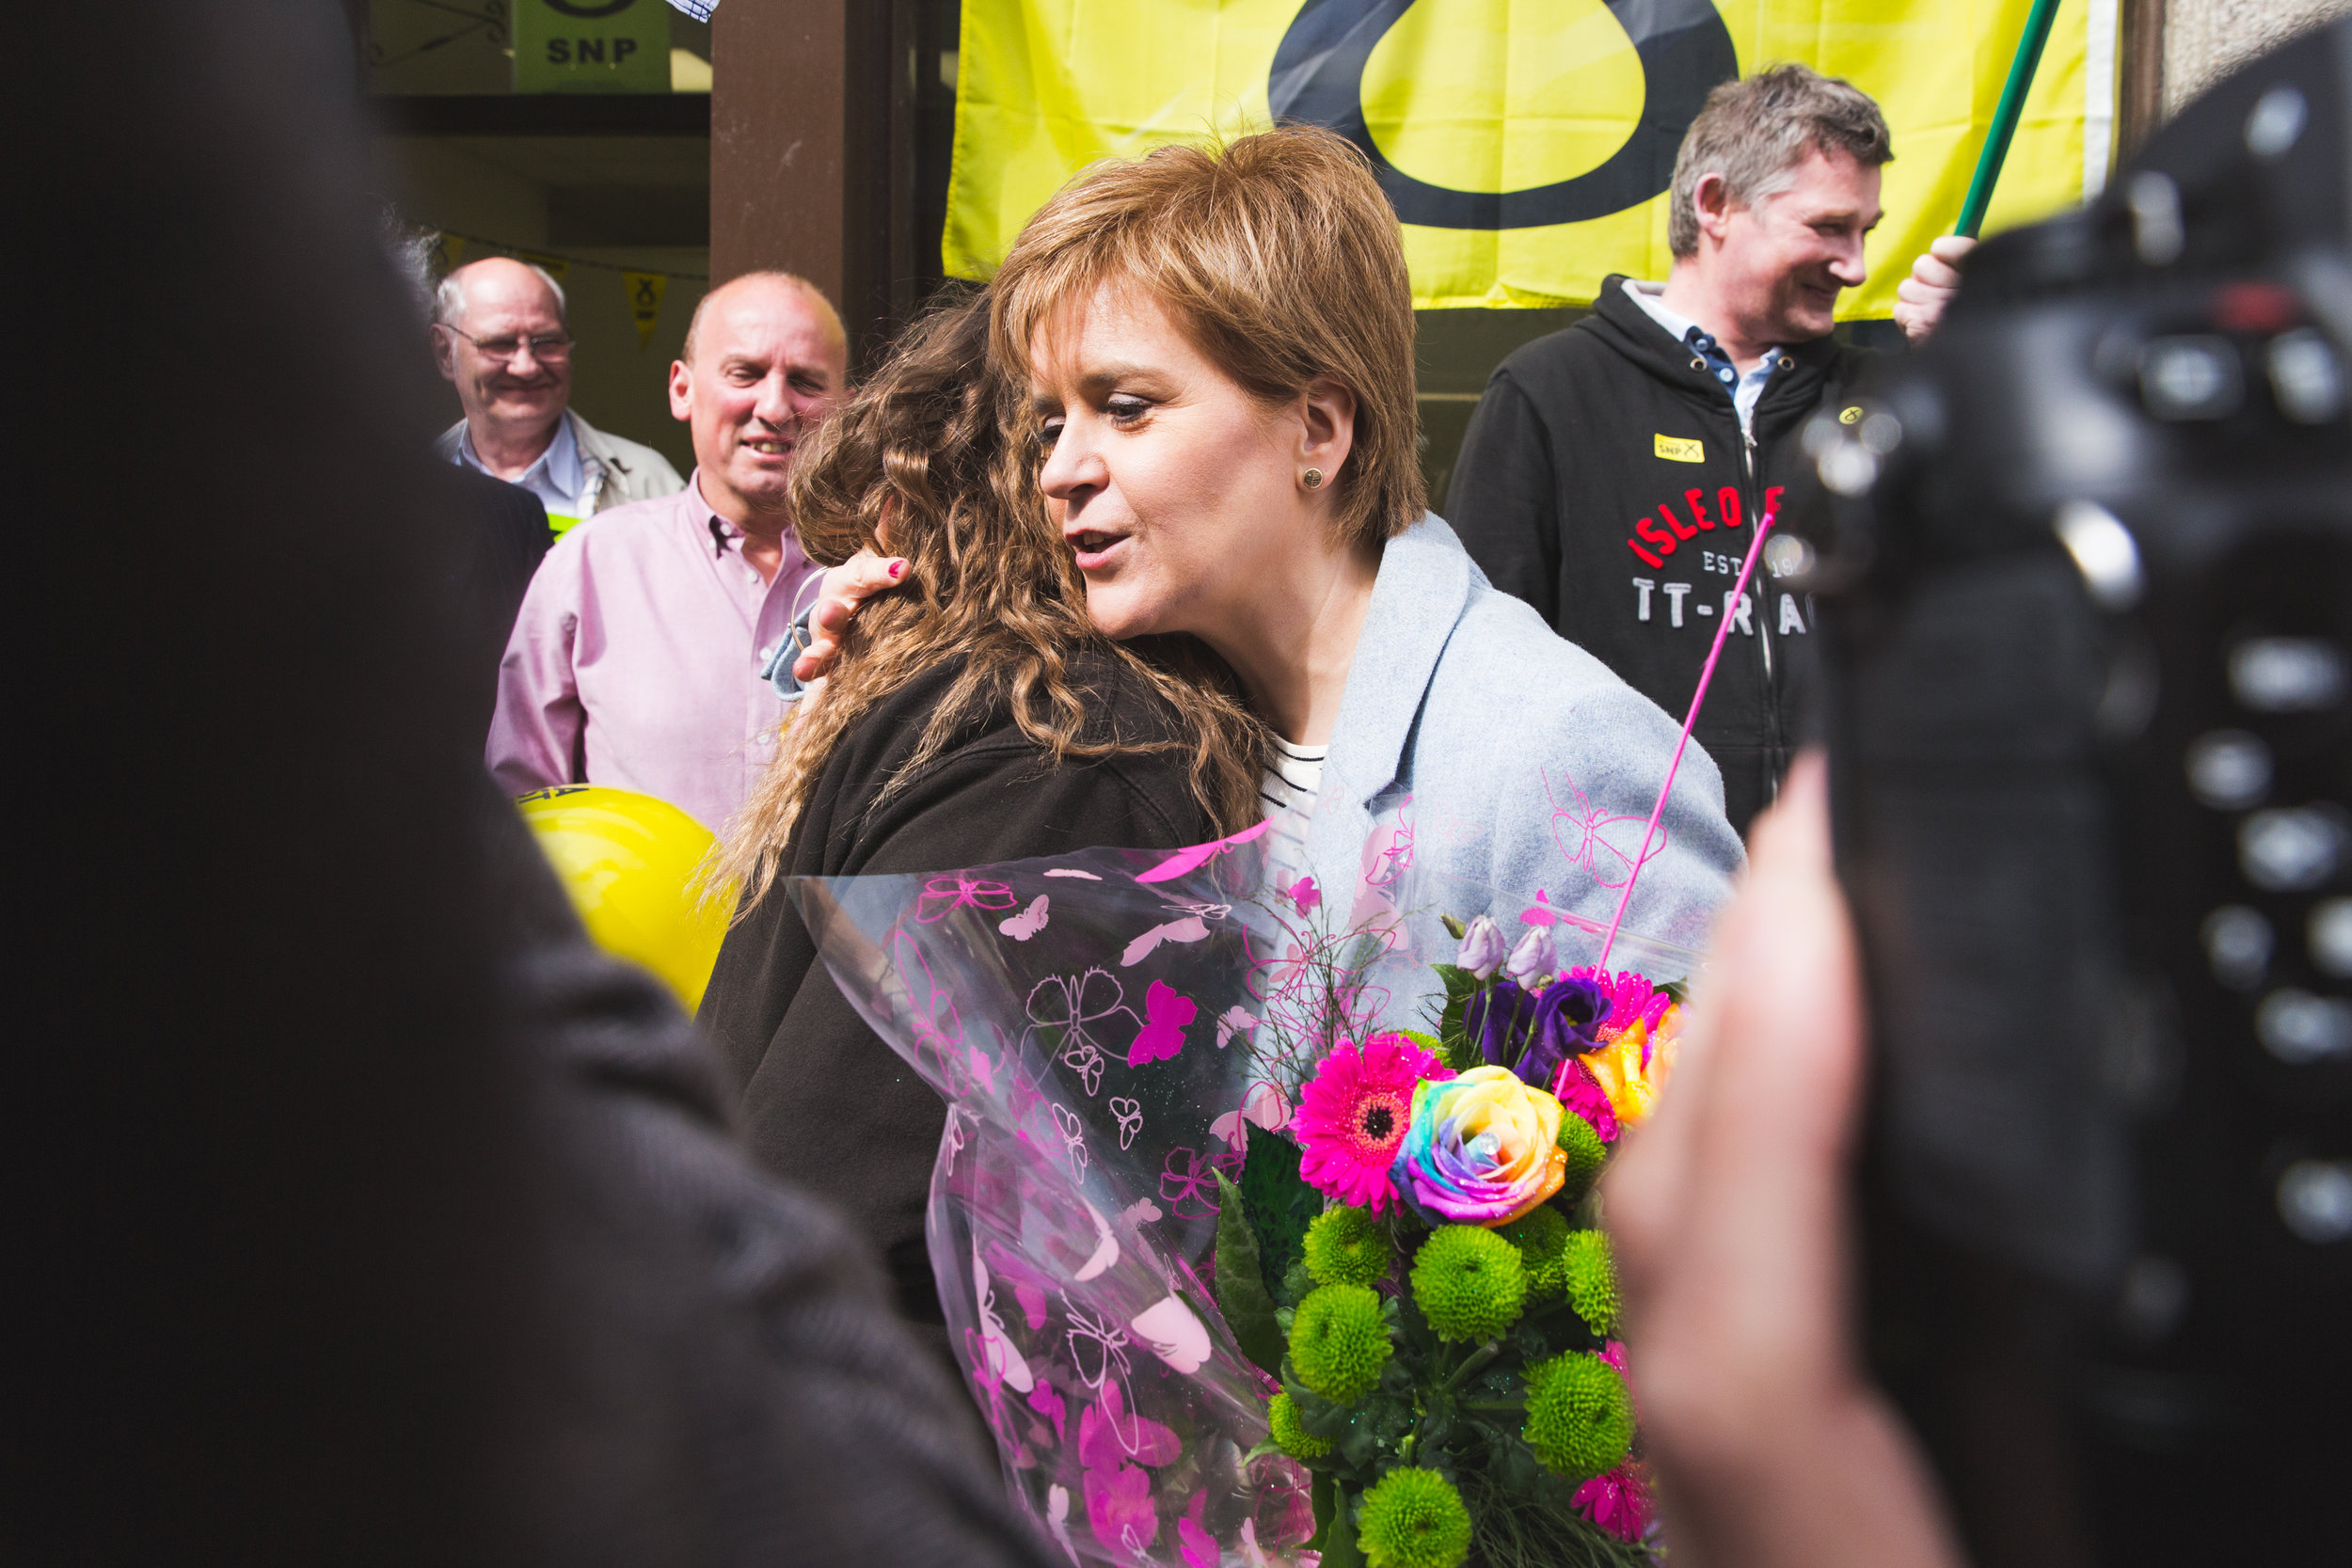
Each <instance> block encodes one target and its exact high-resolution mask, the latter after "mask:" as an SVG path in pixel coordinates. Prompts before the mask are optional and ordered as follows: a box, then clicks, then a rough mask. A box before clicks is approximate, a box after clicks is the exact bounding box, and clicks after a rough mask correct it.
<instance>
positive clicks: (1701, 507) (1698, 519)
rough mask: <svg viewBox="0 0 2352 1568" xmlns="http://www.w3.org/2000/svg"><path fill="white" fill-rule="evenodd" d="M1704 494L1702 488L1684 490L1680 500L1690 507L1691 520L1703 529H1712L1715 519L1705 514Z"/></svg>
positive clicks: (1705, 493)
mask: <svg viewBox="0 0 2352 1568" xmlns="http://www.w3.org/2000/svg"><path fill="white" fill-rule="evenodd" d="M1706 495H1707V492H1706V491H1704V490H1685V491H1683V492H1682V501H1683V504H1684V505H1686V506H1688V507H1689V508H1690V509H1691V520H1692V522H1694V523H1696V524H1698V525H1699V527H1701V528H1703V529H1708V530H1712V529H1713V528H1714V526H1715V519H1714V518H1712V517H1710V516H1708V515H1707V505H1706V499H1705V498H1706Z"/></svg>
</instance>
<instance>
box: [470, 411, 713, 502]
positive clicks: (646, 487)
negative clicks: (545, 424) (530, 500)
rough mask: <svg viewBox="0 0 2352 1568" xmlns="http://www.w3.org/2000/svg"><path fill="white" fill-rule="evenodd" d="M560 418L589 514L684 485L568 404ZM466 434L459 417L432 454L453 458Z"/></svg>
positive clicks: (640, 449)
mask: <svg viewBox="0 0 2352 1568" xmlns="http://www.w3.org/2000/svg"><path fill="white" fill-rule="evenodd" d="M564 418H565V419H566V420H570V421H571V424H572V439H573V440H574V441H576V442H578V443H579V444H580V467H582V468H583V469H585V470H586V471H587V475H588V485H587V489H586V491H585V492H584V493H585V494H586V495H587V496H589V497H591V498H593V499H591V500H590V502H589V504H588V505H587V506H585V507H583V508H582V509H581V510H582V511H584V512H586V513H587V514H589V515H595V514H596V513H598V512H603V511H607V510H609V509H611V508H612V507H615V506H627V505H628V503H629V502H631V501H644V500H652V499H654V498H655V497H657V496H675V495H676V494H677V493H678V492H679V491H680V490H683V489H685V488H686V481H684V480H682V479H680V478H679V477H678V472H677V470H676V469H675V468H673V467H670V460H669V459H668V458H666V457H664V456H662V455H661V454H660V452H658V451H654V450H653V448H651V447H647V446H641V445H639V444H638V443H637V442H635V441H631V440H627V439H625V438H623V437H621V436H610V435H607V434H606V433H605V432H603V431H601V430H598V429H597V428H596V426H595V425H592V424H590V423H589V422H588V421H587V420H583V419H581V418H580V416H579V415H578V414H576V413H574V412H573V411H572V410H570V409H568V408H567V409H565V410H564ZM465 435H466V421H465V420H458V421H457V422H456V423H455V424H453V425H452V426H450V427H449V428H448V429H447V430H445V431H443V432H441V436H440V439H438V440H437V441H435V442H434V443H433V451H434V452H435V453H436V454H437V456H439V457H440V458H441V460H442V461H443V462H447V463H454V462H456V461H457V451H458V443H459V442H460V441H462V440H463V439H464V438H465Z"/></svg>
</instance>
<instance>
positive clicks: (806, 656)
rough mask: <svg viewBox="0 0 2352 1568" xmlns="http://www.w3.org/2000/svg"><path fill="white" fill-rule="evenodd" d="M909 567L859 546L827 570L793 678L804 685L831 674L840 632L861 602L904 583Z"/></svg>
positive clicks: (891, 557) (845, 627) (839, 653)
mask: <svg viewBox="0 0 2352 1568" xmlns="http://www.w3.org/2000/svg"><path fill="white" fill-rule="evenodd" d="M907 571H908V565H907V562H906V560H905V558H903V557H901V556H895V555H878V554H876V553H875V552H874V551H872V550H860V551H858V552H857V554H855V555H853V556H851V557H850V559H849V560H847V561H845V562H842V563H841V564H840V565H838V566H835V567H834V568H832V569H831V570H829V571H828V572H826V573H825V579H824V582H823V583H822V584H821V585H820V586H819V587H818V590H817V603H816V604H815V606H814V607H812V609H811V611H810V614H809V617H808V630H809V641H808V646H807V647H805V648H803V649H802V650H801V657H798V658H796V659H794V660H793V661H792V676H793V678H794V679H795V680H798V681H800V682H802V683H803V685H805V684H806V683H808V682H810V681H814V680H820V679H822V678H823V677H824V676H826V675H827V674H830V673H832V671H833V666H834V659H836V658H838V657H840V655H841V634H842V633H843V632H845V631H847V630H848V629H849V627H850V617H851V616H853V615H855V614H856V613H857V610H858V606H860V605H862V604H864V603H865V602H866V600H867V599H870V598H872V597H873V596H874V595H875V594H883V593H887V592H889V591H890V590H891V589H893V588H897V587H899V586H901V585H903V584H904V583H905V581H906V580H907Z"/></svg>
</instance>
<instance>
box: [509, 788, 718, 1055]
mask: <svg viewBox="0 0 2352 1568" xmlns="http://www.w3.org/2000/svg"><path fill="white" fill-rule="evenodd" d="M516 806H518V807H519V808H520V809H521V811H522V814H523V820H524V821H525V822H527V823H529V824H530V825H531V831H532V833H533V834H534V835H536V837H537V838H538V840H539V849H540V852H541V853H543V854H545V855H546V856H547V857H548V864H550V865H552V866H554V867H555V875H556V879H557V880H559V881H561V882H562V883H563V884H564V891H565V892H567V893H569V894H570V895H571V897H572V907H573V908H574V909H576V910H578V911H580V922H581V924H583V925H585V926H586V927H588V934H589V935H590V936H591V937H593V938H595V939H596V945H597V946H599V947H601V948H603V949H604V950H605V951H606V952H608V953H611V954H613V955H615V956H617V957H619V958H628V959H631V960H633V961H634V962H637V963H641V964H643V965H644V966H645V967H646V968H647V969H650V970H652V971H653V972H654V973H655V974H658V975H660V977H661V978H662V980H663V981H665V982H666V983H667V984H668V985H669V987H670V989H671V990H674V991H675V992H676V993H677V997H678V1000H679V1001H680V1002H683V1003H684V1004H686V1010H687V1011H688V1012H690V1013H691V1012H692V1011H693V1010H694V1009H695V1008H696V1007H697V1006H701V1004H702V999H703V989H704V988H705V987H706V986H707V985H709V984H710V968H711V965H712V964H714V963H715V962H717V961H718V958H719V942H720V939H721V938H723V937H724V936H725V935H726V928H727V918H728V916H729V915H730V914H732V913H733V912H734V905H735V901H734V899H733V898H731V897H728V896H726V895H723V894H721V895H714V896H713V897H711V898H710V899H709V901H708V902H707V903H706V902H705V901H704V900H703V899H702V897H701V888H700V886H699V884H698V883H697V881H696V879H695V875H694V874H695V872H696V870H697V869H699V868H700V866H701V865H702V863H703V858H704V857H705V856H706V855H707V854H708V853H709V852H710V847H711V846H712V845H713V844H714V843H716V842H717V840H715V839H714V838H713V837H712V836H711V833H710V830H709V829H707V828H706V827H704V826H703V825H702V824H701V823H699V822H697V821H695V820H694V819H693V818H692V817H691V816H687V815H686V813H684V812H682V811H680V810H678V809H677V807H675V806H674V805H671V804H670V803H669V802H668V801H667V800H655V799H654V798H653V797H652V796H650V795H638V794H635V793H633V792H631V791H629V790H626V789H607V788H605V787H604V786H603V785H601V784H564V785H559V786H558V787H556V788H554V789H542V790H536V791H534V792H532V794H529V795H525V796H523V797H521V798H520V799H519V800H516Z"/></svg>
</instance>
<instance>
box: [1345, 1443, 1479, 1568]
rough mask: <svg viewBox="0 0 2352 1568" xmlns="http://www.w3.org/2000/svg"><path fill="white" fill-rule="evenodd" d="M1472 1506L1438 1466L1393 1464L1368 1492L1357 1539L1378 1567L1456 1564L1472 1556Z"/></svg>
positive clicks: (1446, 1566)
mask: <svg viewBox="0 0 2352 1568" xmlns="http://www.w3.org/2000/svg"><path fill="white" fill-rule="evenodd" d="M1356 1544H1357V1545H1358V1546H1359V1547H1361V1548H1362V1550H1363V1554H1364V1560H1365V1561H1367V1562H1369V1563H1371V1564H1372V1568H1456V1564H1458V1563H1460V1562H1461V1560H1463V1559H1464V1558H1466V1557H1468V1556H1470V1510H1469V1509H1467V1508H1465V1507H1463V1506H1462V1494H1460V1493H1459V1492H1456V1491H1455V1490H1454V1483H1453V1482H1452V1481H1448V1480H1446V1479H1445V1477H1443V1476H1441V1475H1439V1474H1438V1472H1437V1471H1435V1470H1421V1469H1414V1468H1412V1467H1410V1466H1407V1467H1405V1468H1402V1469H1395V1470H1391V1471H1390V1472H1389V1473H1388V1474H1387V1475H1385V1476H1382V1477H1381V1478H1380V1479H1379V1480H1378V1481H1375V1482H1374V1483H1373V1486H1372V1488H1371V1490H1369V1491H1367V1492H1366V1493H1365V1494H1364V1508H1363V1512H1362V1513H1359V1514H1358V1515H1357V1516H1356Z"/></svg>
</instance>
